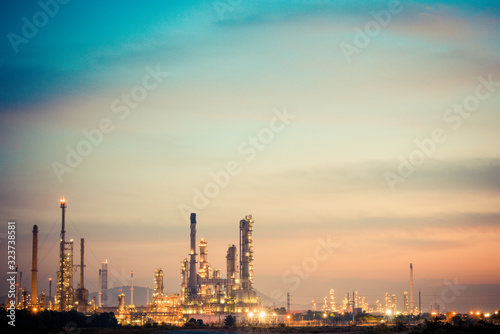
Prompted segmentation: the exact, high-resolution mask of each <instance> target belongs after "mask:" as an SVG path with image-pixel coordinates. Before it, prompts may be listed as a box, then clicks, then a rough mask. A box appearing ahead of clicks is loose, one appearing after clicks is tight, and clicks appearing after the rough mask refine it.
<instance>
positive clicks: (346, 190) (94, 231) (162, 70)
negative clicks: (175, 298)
mask: <svg viewBox="0 0 500 334" xmlns="http://www.w3.org/2000/svg"><path fill="white" fill-rule="evenodd" d="M42 3H43V0H42ZM47 3H50V1H47ZM391 3H392V5H391ZM42 7H43V6H42ZM42 7H41V5H40V4H38V3H37V2H19V1H5V2H4V4H3V8H2V11H1V14H0V32H1V35H2V36H3V37H2V38H1V39H0V40H1V41H0V48H1V54H0V117H1V122H0V154H1V155H0V180H1V192H0V196H1V201H0V217H1V219H2V221H3V222H7V221H8V220H15V221H16V222H17V232H18V234H17V237H18V249H17V260H18V263H19V266H20V268H21V269H22V270H23V271H24V275H25V276H24V277H25V282H28V280H29V277H30V274H29V271H30V269H31V268H30V266H31V264H30V263H31V262H30V261H31V230H32V226H33V225H34V224H37V225H38V227H39V229H40V241H39V245H40V255H39V259H40V268H39V270H40V272H39V280H40V283H39V291H40V289H46V290H47V289H48V284H47V279H48V277H55V271H56V269H57V256H58V255H57V248H58V239H59V232H58V231H59V230H60V209H59V203H58V200H59V198H60V197H62V196H65V197H66V198H67V200H68V227H67V235H68V237H69V238H74V239H75V240H76V241H77V242H76V244H78V240H79V239H80V238H81V237H83V238H85V240H86V244H87V247H88V252H87V254H86V256H87V262H88V263H87V264H88V268H87V272H86V285H87V288H88V289H89V290H90V291H95V290H96V289H97V270H98V268H99V266H100V262H102V261H104V260H105V259H108V261H109V263H110V264H109V268H110V276H111V277H112V278H111V279H112V281H111V283H110V285H111V287H112V286H120V285H126V284H128V273H129V272H130V270H133V271H134V273H135V275H134V277H135V280H134V282H135V284H137V285H141V286H146V285H150V286H151V285H152V284H153V272H154V270H155V268H163V270H164V271H165V277H166V278H165V280H166V281H165V285H166V288H167V290H168V291H170V292H178V291H179V283H180V260H181V259H183V258H184V257H186V256H187V254H188V251H189V239H188V237H189V226H188V224H187V219H188V218H189V213H190V212H196V213H197V215H198V235H197V236H198V240H199V238H200V237H205V239H207V241H208V247H209V261H210V262H211V264H212V266H213V267H215V268H220V269H222V271H223V272H225V267H226V265H225V255H226V250H227V246H228V245H229V244H236V243H237V242H238V232H239V231H238V229H239V225H238V222H239V220H240V219H242V218H244V216H245V215H247V214H252V215H253V216H254V219H255V231H254V242H255V244H254V247H255V277H256V278H255V287H256V288H257V289H258V290H259V291H261V292H262V293H263V294H267V295H269V294H271V292H272V291H273V290H275V289H279V290H281V291H291V293H292V299H293V302H294V304H295V305H296V308H297V309H300V308H306V307H309V308H310V300H311V299H312V298H315V299H316V300H318V301H319V302H318V304H320V301H321V300H322V298H323V296H326V295H327V294H328V291H329V289H330V288H335V289H336V293H337V303H340V300H341V297H342V296H343V295H344V294H345V293H346V292H349V291H352V290H358V291H359V293H360V295H364V296H366V297H367V299H368V302H369V303H370V304H371V305H373V304H374V303H375V300H376V299H380V300H383V296H384V294H385V292H389V293H396V294H397V295H398V298H399V299H398V303H399V302H400V301H401V299H402V293H403V291H405V290H408V288H409V285H408V284H407V281H408V276H409V272H408V267H409V263H410V262H412V263H413V264H414V266H415V287H416V288H421V289H422V294H423V298H424V300H423V304H424V310H427V304H428V303H430V302H431V299H432V298H433V296H434V295H437V297H438V298H439V296H440V295H441V294H442V293H445V292H443V291H444V290H443V289H444V288H443V286H446V283H445V280H447V281H451V282H454V281H458V283H459V284H461V285H464V286H466V287H467V289H468V291H474V296H471V297H470V298H469V297H468V298H469V299H466V298H465V299H464V298H462V299H463V300H462V299H461V297H463V296H462V295H458V296H456V298H453V300H452V301H446V302H445V301H443V303H442V304H445V306H446V308H447V309H449V308H456V309H459V310H465V311H466V310H468V308H469V307H472V306H474V307H479V308H484V309H485V310H486V309H487V308H489V307H496V308H497V309H498V306H499V304H500V288H499V285H498V284H500V282H499V277H500V265H499V261H498V259H499V258H500V247H499V246H500V241H499V240H500V197H499V194H500V151H499V146H498V144H499V142H500V131H498V129H499V126H500V6H499V5H498V3H497V1H475V2H474V3H471V4H464V3H463V2H461V1H456V2H454V1H402V2H401V3H399V5H398V4H397V3H395V2H394V1H372V2H370V4H366V2H365V1H326V0H325V1H322V0H318V1H314V0H311V1H286V2H285V1H244V0H240V1H227V0H224V1H223V0H220V1H206V2H205V1H148V2H142V3H140V4H139V2H135V1H119V2H118V1H106V2H102V1H93V0H89V1H83V2H82V1H70V2H68V3H67V4H59V5H57V7H54V6H53V5H52V7H47V8H46V9H45V10H44V9H43V8H42ZM47 11H48V12H49V14H50V15H48V14H44V13H46V12H47ZM45 19H46V20H45ZM33 22H35V23H37V25H38V27H37V26H35V25H33ZM33 29H34V30H33ZM89 138H90V139H89ZM214 178H215V179H217V182H218V183H217V182H216V181H214ZM0 233H1V234H0V236H1V238H2V239H1V241H2V245H5V241H6V227H5V225H4V227H3V230H2V231H0ZM318 238H320V239H321V240H323V241H319V240H318ZM327 240H330V243H332V244H335V246H334V247H333V246H332V248H331V254H330V253H325V254H328V256H325V257H324V256H323V255H324V254H323V253H321V254H322V256H321V259H319V258H318V257H316V258H315V254H316V253H315V250H316V248H317V247H318V245H321V244H322V243H325V242H326V243H328V242H327ZM75 248H76V251H75V258H78V254H79V251H78V247H77V246H76V247H75ZM5 252H6V249H5V247H3V246H2V249H1V254H0V255H1V256H2V259H6V258H7V255H6V253H5ZM2 263H3V264H4V267H5V260H2ZM2 268H3V267H2ZM297 268H301V270H303V271H304V268H305V269H306V270H305V272H306V274H301V275H302V278H299V277H300V276H301V275H300V274H298V273H297ZM308 268H309V269H308ZM5 272H6V270H4V269H2V275H3V276H2V280H1V283H0V288H1V289H2V290H1V291H0V296H1V295H4V294H6V290H7V287H6V285H5V279H4V276H5ZM296 282H300V284H297V283H296ZM75 285H76V281H75ZM492 289H493V290H492ZM462 294H463V295H464V296H465V294H466V293H465V292H463V293H462ZM446 300H449V299H446ZM495 305H496V306H495Z"/></svg>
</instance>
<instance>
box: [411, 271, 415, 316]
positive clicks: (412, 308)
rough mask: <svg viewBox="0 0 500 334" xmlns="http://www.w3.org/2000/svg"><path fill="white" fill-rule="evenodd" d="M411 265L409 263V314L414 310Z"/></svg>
mask: <svg viewBox="0 0 500 334" xmlns="http://www.w3.org/2000/svg"><path fill="white" fill-rule="evenodd" d="M413 304H414V302H413V264H412V263H410V314H413V312H414V310H415V308H414V307H413Z"/></svg>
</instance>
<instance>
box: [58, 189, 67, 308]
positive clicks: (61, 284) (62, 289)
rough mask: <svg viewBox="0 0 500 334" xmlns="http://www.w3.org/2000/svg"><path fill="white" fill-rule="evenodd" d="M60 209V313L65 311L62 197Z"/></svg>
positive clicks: (64, 202) (64, 209) (63, 202)
mask: <svg viewBox="0 0 500 334" xmlns="http://www.w3.org/2000/svg"><path fill="white" fill-rule="evenodd" d="M60 203H61V209H62V228H61V249H60V261H61V264H60V268H59V270H60V271H61V281H60V282H59V285H60V286H61V295H60V296H59V304H60V309H61V312H63V311H65V310H66V293H65V291H64V243H65V237H66V231H65V229H64V219H65V215H66V199H65V198H64V197H63V198H61V200H60Z"/></svg>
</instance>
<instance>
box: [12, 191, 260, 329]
mask: <svg viewBox="0 0 500 334" xmlns="http://www.w3.org/2000/svg"><path fill="white" fill-rule="evenodd" d="M60 208H61V232H60V244H59V258H58V270H57V273H56V282H55V283H56V293H55V296H54V300H53V301H52V279H51V278H49V296H48V301H47V296H46V294H45V292H42V293H41V294H40V297H39V298H38V295H37V283H38V282H37V272H38V267H37V266H38V226H37V225H34V226H33V252H32V270H31V273H32V275H31V278H32V280H31V293H28V292H27V291H26V289H23V288H22V272H19V273H18V274H17V275H16V287H17V288H16V290H19V293H16V295H15V299H16V300H15V301H14V302H13V303H14V304H15V305H16V307H17V308H19V309H31V310H32V311H34V312H37V311H42V310H45V309H48V310H56V311H61V312H64V311H70V310H76V311H78V312H82V313H86V314H89V313H99V312H105V311H106V312H109V311H112V312H114V313H115V314H116V318H117V320H118V322H119V323H122V324H138V325H142V324H144V323H148V322H150V323H168V324H182V323H184V322H185V319H186V318H187V317H190V316H191V315H196V316H197V317H205V320H206V322H213V321H215V320H214V319H218V320H219V321H220V316H221V315H230V314H232V315H237V314H240V315H241V314H248V313H249V312H250V313H252V312H260V311H262V308H261V303H260V298H259V297H257V294H256V292H255V291H254V289H253V282H254V277H253V237H252V233H253V225H254V220H253V218H252V216H251V215H247V216H245V218H244V219H242V220H241V221H240V222H239V245H238V246H239V248H238V247H237V246H236V245H234V244H231V245H229V247H228V249H227V255H226V263H227V267H226V277H225V278H224V277H222V275H221V270H220V269H214V268H212V266H211V265H210V262H209V259H208V243H207V241H206V240H205V239H204V238H201V239H200V241H199V253H197V247H196V245H197V239H196V224H197V222H196V214H195V213H192V214H191V217H190V221H191V224H190V249H189V254H188V257H187V258H185V259H183V260H181V261H180V273H181V282H180V293H179V294H170V295H169V294H166V293H165V292H164V288H163V287H164V285H163V270H162V269H156V270H155V272H154V289H153V293H152V298H151V302H149V289H148V302H147V305H146V306H136V305H134V302H133V292H134V287H133V272H131V277H130V278H131V284H130V285H131V287H130V301H131V302H130V304H128V305H126V304H125V294H124V293H123V291H120V294H119V295H118V300H117V302H118V307H116V306H114V307H113V306H110V305H108V304H109V301H108V295H109V294H108V293H107V290H108V262H107V260H106V261H104V262H103V263H102V267H101V269H99V278H98V282H99V291H98V293H97V298H96V296H94V297H93V298H92V300H89V292H88V290H87V289H86V288H85V285H84V281H85V279H84V278H85V267H86V266H85V240H84V239H83V238H82V239H81V240H80V263H79V264H75V263H74V252H73V247H74V243H73V239H70V240H69V241H67V239H66V229H65V218H66V209H67V203H66V199H65V198H62V199H61V200H60ZM16 269H17V268H16ZM77 272H78V273H79V280H78V285H77V288H76V289H75V288H74V280H75V278H76V277H75V276H76V275H75V274H76V273H77ZM7 303H8V305H9V304H11V301H10V299H9V300H8V301H7ZM113 304H115V303H113ZM115 305H116V304H115Z"/></svg>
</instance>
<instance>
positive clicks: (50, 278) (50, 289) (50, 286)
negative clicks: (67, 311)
mask: <svg viewBox="0 0 500 334" xmlns="http://www.w3.org/2000/svg"><path fill="white" fill-rule="evenodd" d="M51 302H52V277H49V304H50V303H51Z"/></svg>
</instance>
